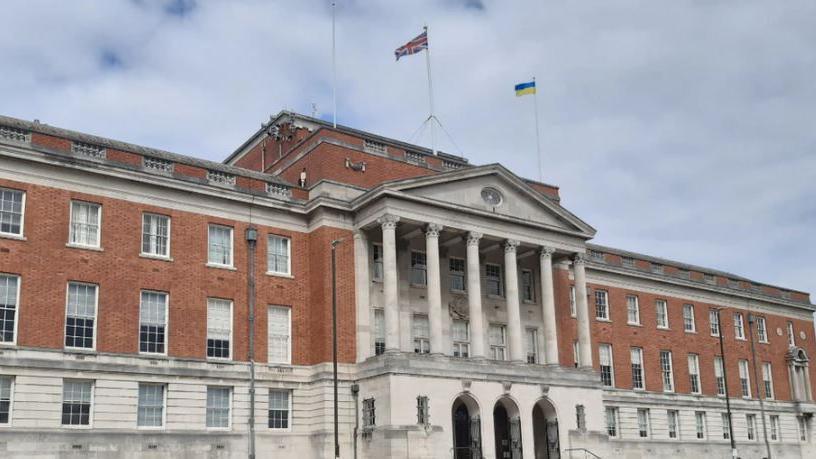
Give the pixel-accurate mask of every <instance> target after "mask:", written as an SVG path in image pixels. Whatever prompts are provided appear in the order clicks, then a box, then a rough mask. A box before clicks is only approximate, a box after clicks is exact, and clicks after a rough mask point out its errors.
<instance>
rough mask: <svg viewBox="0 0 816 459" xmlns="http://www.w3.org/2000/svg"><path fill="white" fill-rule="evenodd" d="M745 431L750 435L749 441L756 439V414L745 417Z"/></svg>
mask: <svg viewBox="0 0 816 459" xmlns="http://www.w3.org/2000/svg"><path fill="white" fill-rule="evenodd" d="M745 424H746V426H745V429H746V433H747V434H748V435H747V436H748V439H749V440H754V439H756V415H755V414H746V415H745Z"/></svg>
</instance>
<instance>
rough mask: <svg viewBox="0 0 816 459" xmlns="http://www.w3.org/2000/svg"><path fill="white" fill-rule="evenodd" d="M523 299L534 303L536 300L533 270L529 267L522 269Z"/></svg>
mask: <svg viewBox="0 0 816 459" xmlns="http://www.w3.org/2000/svg"><path fill="white" fill-rule="evenodd" d="M521 300H522V301H527V302H530V303H532V302H533V301H535V282H534V280H533V271H532V270H529V269H522V270H521Z"/></svg>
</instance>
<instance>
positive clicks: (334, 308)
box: [331, 239, 343, 457]
mask: <svg viewBox="0 0 816 459" xmlns="http://www.w3.org/2000/svg"><path fill="white" fill-rule="evenodd" d="M341 242H343V241H342V239H335V240H333V241H331V276H332V371H333V373H334V376H333V383H334V457H340V439H339V433H338V427H337V426H338V422H337V246H338V245H340V243H341Z"/></svg>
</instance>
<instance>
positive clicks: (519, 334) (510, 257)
mask: <svg viewBox="0 0 816 459" xmlns="http://www.w3.org/2000/svg"><path fill="white" fill-rule="evenodd" d="M518 245H519V242H518V241H514V240H512V239H508V240H507V241H505V243H504V278H505V282H504V283H505V287H504V296H505V299H506V300H507V335H508V344H509V347H510V360H512V361H514V362H524V361H526V360H527V359H526V358H525V354H526V352H525V351H524V332H523V331H522V329H521V311H520V310H519V280H518V266H517V265H516V248H517V247H518Z"/></svg>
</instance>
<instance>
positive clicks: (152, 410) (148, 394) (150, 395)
mask: <svg viewBox="0 0 816 459" xmlns="http://www.w3.org/2000/svg"><path fill="white" fill-rule="evenodd" d="M13 393H14V377H13V376H0V424H4V425H8V424H11V419H12V404H13V403H12V401H13V399H12V396H13ZM232 393H233V389H232V387H226V386H207V403H206V413H205V417H206V422H205V427H207V428H212V429H229V428H231V427H232ZM93 404H94V381H88V380H74V379H66V380H64V381H63V384H62V416H61V421H60V423H61V424H62V425H63V426H89V427H90V426H91V423H92V422H91V421H92V416H93ZM166 410H167V385H166V384H161V383H158V384H157V383H139V392H138V400H137V406H136V426H137V427H143V428H162V427H164V425H165V422H166V421H165V419H166ZM291 422H292V393H291V391H290V390H285V389H269V409H268V427H269V428H270V429H281V430H284V429H288V428H289V426H290V425H291Z"/></svg>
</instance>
